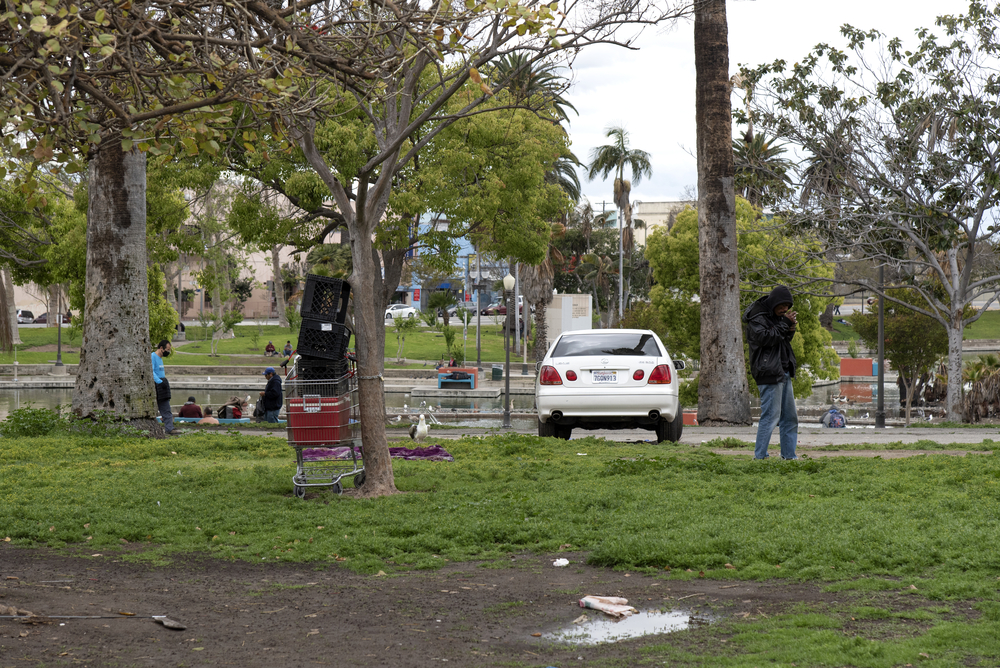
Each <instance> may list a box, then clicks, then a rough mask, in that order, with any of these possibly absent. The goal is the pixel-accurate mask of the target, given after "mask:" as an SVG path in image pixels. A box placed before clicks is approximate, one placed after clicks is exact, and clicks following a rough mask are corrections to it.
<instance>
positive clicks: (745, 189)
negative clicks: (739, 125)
mask: <svg viewBox="0 0 1000 668" xmlns="http://www.w3.org/2000/svg"><path fill="white" fill-rule="evenodd" d="M784 152H785V148H784V147H783V146H779V145H777V144H775V143H774V141H773V140H771V139H767V138H766V137H765V136H764V135H763V134H758V135H753V134H752V133H750V132H748V133H747V135H746V137H744V138H743V139H734V140H733V160H734V163H735V165H734V166H735V169H736V190H737V192H739V194H741V195H742V196H743V198H744V199H745V200H747V201H748V202H750V203H751V204H753V205H754V206H755V207H757V208H758V209H760V208H762V207H764V206H768V205H771V204H774V203H775V202H776V201H777V200H779V199H780V198H781V197H783V196H785V195H787V194H788V193H789V192H790V191H791V180H790V179H789V178H788V175H787V172H788V170H789V169H790V168H791V167H792V163H791V161H789V160H786V159H785V158H782V157H780V156H781V154H782V153H784Z"/></svg>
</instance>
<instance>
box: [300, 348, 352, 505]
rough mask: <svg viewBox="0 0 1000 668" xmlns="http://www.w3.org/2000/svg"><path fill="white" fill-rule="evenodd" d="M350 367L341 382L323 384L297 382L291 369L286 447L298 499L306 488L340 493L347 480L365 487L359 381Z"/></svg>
mask: <svg viewBox="0 0 1000 668" xmlns="http://www.w3.org/2000/svg"><path fill="white" fill-rule="evenodd" d="M350 367H351V368H350V370H349V371H348V373H347V374H346V375H344V376H341V377H340V378H335V379H323V380H299V377H298V375H296V373H295V370H294V369H293V371H292V373H289V379H288V380H286V381H285V389H286V390H287V398H286V400H285V401H286V419H287V426H286V429H287V433H288V445H290V446H291V447H292V449H294V450H295V465H296V467H295V475H294V476H293V477H292V485H293V489H294V490H295V496H297V497H299V498H300V499H301V498H304V497H305V495H306V488H307V487H331V488H332V489H333V491H334V492H336V493H337V494H340V493H342V492H343V491H344V486H343V484H341V480H343V479H344V478H347V477H353V479H354V486H355V487H360V486H361V485H362V484H363V483H364V480H365V467H364V452H363V450H362V447H361V438H360V430H359V429H358V426H359V413H358V390H357V381H356V376H355V373H354V369H353V367H354V364H353V363H351V364H350Z"/></svg>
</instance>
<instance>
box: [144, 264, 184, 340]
mask: <svg viewBox="0 0 1000 668" xmlns="http://www.w3.org/2000/svg"><path fill="white" fill-rule="evenodd" d="M146 280H147V281H148V282H149V290H148V293H149V340H150V341H152V342H153V344H154V345H155V344H156V343H157V342H159V341H162V340H164V339H166V340H167V341H169V340H171V339H172V338H173V336H174V332H176V331H177V323H179V322H180V321H181V318H180V316H179V315H177V311H175V310H174V307H173V306H171V305H170V302H168V301H167V298H166V297H165V296H164V292H165V291H166V284H165V282H164V278H163V272H162V271H161V270H160V268H159V267H158V266H156V265H149V266H148V267H147V269H146Z"/></svg>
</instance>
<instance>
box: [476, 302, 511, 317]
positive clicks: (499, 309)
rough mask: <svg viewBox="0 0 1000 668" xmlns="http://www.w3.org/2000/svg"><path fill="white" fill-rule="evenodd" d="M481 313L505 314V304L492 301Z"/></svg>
mask: <svg viewBox="0 0 1000 668" xmlns="http://www.w3.org/2000/svg"><path fill="white" fill-rule="evenodd" d="M482 313H483V315H507V305H506V304H501V303H500V302H493V303H492V304H490V305H489V306H487V307H486V308H484V309H483V311H482Z"/></svg>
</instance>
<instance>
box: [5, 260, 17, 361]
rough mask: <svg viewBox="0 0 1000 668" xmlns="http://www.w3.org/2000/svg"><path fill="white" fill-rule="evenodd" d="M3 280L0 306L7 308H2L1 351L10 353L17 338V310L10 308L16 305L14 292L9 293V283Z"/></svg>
mask: <svg viewBox="0 0 1000 668" xmlns="http://www.w3.org/2000/svg"><path fill="white" fill-rule="evenodd" d="M4 271H5V273H6V270H4ZM2 279H3V277H0V304H3V305H4V307H5V308H0V350H2V351H4V352H10V351H12V350H13V349H14V338H15V337H16V336H17V308H12V307H11V306H10V305H11V304H13V303H14V298H13V292H14V291H13V290H10V291H8V289H7V281H5V280H2ZM18 343H20V341H18Z"/></svg>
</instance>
